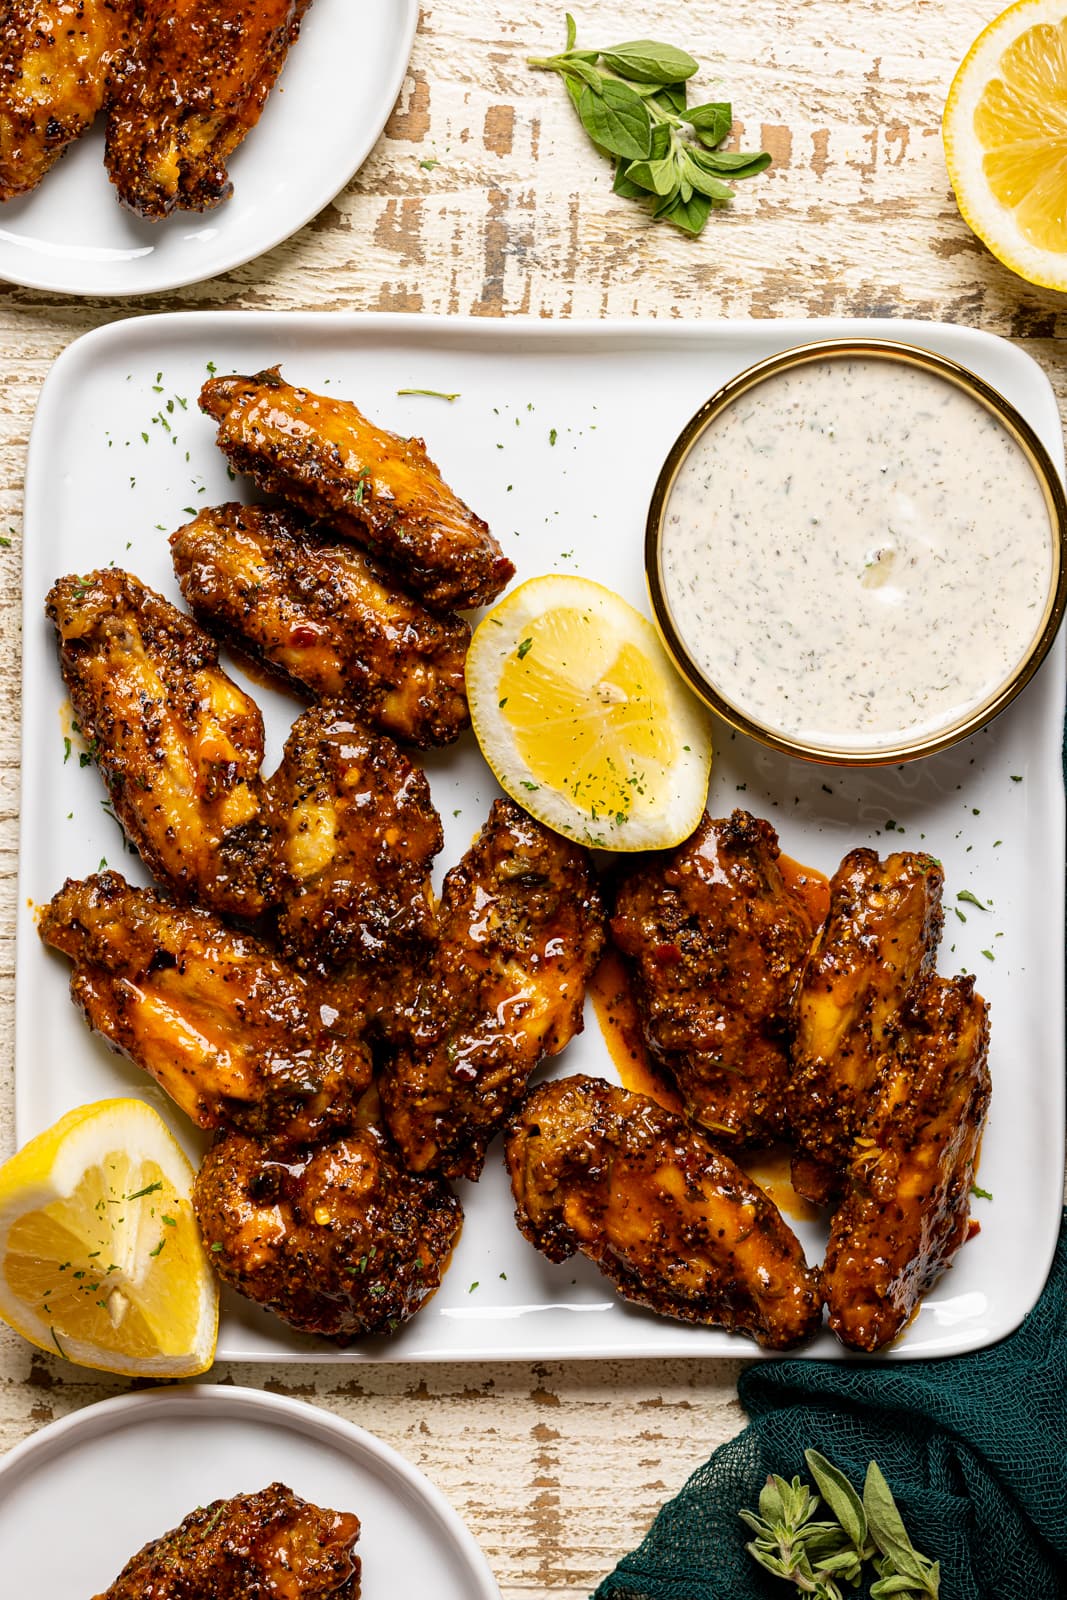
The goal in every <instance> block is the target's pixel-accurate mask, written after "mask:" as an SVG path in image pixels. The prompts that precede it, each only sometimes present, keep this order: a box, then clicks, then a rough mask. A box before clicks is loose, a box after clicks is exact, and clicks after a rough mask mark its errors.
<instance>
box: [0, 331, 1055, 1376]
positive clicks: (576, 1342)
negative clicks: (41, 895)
mask: <svg viewBox="0 0 1067 1600" xmlns="http://www.w3.org/2000/svg"><path fill="white" fill-rule="evenodd" d="M179 323H180V325H181V328H182V329H183V332H184V333H192V336H193V337H196V336H197V334H198V333H200V332H207V331H210V330H212V329H214V330H217V331H220V332H221V331H222V330H225V329H229V328H242V327H252V326H253V325H255V324H258V325H259V326H260V327H266V326H269V325H271V324H273V325H274V326H276V327H278V328H279V330H283V329H284V330H286V336H287V337H289V338H290V343H291V342H292V341H291V335H292V333H293V332H294V330H295V331H297V332H299V331H300V330H303V329H306V330H308V332H309V333H310V332H311V331H313V330H318V331H319V332H320V333H321V331H322V330H323V329H325V328H327V327H333V328H334V329H337V330H338V331H341V332H343V333H344V334H345V335H351V336H353V337H357V336H358V335H359V334H360V333H366V334H368V335H371V336H381V335H388V334H394V335H396V336H397V337H410V336H412V335H416V334H417V335H425V336H427V337H429V338H433V337H439V338H440V337H443V338H446V339H452V338H457V337H458V338H464V337H466V338H473V339H474V341H475V343H476V344H481V345H487V346H488V347H489V348H492V347H493V346H494V345H496V346H499V343H500V341H502V340H507V341H508V342H510V341H512V340H515V339H526V340H530V341H531V342H532V343H533V344H534V345H537V346H541V345H543V344H549V345H559V346H566V345H567V344H568V343H569V342H572V341H579V340H581V339H593V340H594V341H597V342H599V341H600V340H603V339H611V340H621V341H623V342H629V341H634V343H635V344H637V343H638V342H639V341H642V340H645V341H655V342H657V343H658V342H661V341H662V342H665V343H667V344H674V343H679V342H684V341H685V340H686V339H687V338H690V337H692V336H693V335H694V334H699V335H701V336H703V337H706V338H709V339H713V340H716V341H718V340H719V339H723V340H724V341H725V342H726V343H727V346H729V343H730V341H732V340H735V339H743V338H744V336H745V335H746V334H749V335H752V334H757V335H761V336H764V337H767V336H771V337H774V338H776V339H783V340H793V341H795V342H797V343H800V342H809V341H810V340H811V339H812V338H813V337H832V336H837V334H838V333H839V332H840V333H843V335H844V336H850V335H858V334H859V333H861V332H863V331H864V330H867V331H870V332H872V333H873V334H874V336H877V335H878V332H879V330H881V331H884V330H885V329H887V328H888V329H892V330H893V333H894V337H896V338H901V339H903V340H908V339H911V340H912V341H914V342H915V343H917V344H920V345H922V344H923V343H924V338H928V337H929V336H930V335H931V333H933V334H937V333H942V332H944V333H947V334H948V336H949V337H950V338H951V339H955V338H956V337H961V338H962V339H963V340H964V342H966V343H970V344H971V345H972V346H974V347H980V346H987V347H989V348H990V349H998V350H1004V351H1006V352H1007V353H1008V357H1009V359H1011V360H1013V361H1016V362H1018V363H1020V370H1022V368H1025V369H1026V370H1027V372H1028V375H1029V377H1030V379H1031V380H1032V381H1033V382H1034V383H1035V384H1036V385H1037V386H1038V388H1039V389H1040V391H1041V395H1042V403H1044V404H1046V405H1047V406H1048V407H1049V408H1050V409H1049V420H1050V422H1051V419H1052V417H1053V416H1054V417H1055V419H1056V424H1057V435H1056V437H1057V443H1056V445H1055V447H1054V448H1052V449H1051V451H1050V453H1051V454H1052V456H1053V461H1054V465H1055V467H1056V470H1057V472H1058V473H1059V475H1060V477H1061V479H1062V478H1063V477H1064V475H1065V469H1064V440H1063V432H1062V426H1061V425H1060V414H1059V406H1058V402H1057V400H1056V397H1055V391H1054V390H1053V387H1052V384H1051V381H1050V379H1049V377H1048V374H1047V373H1046V372H1045V370H1044V368H1043V367H1042V366H1041V365H1040V363H1039V362H1038V361H1037V360H1036V359H1035V358H1034V357H1033V356H1031V355H1030V354H1029V352H1028V351H1027V350H1025V349H1023V348H1021V347H1020V345H1019V344H1017V343H1015V342H1014V341H1012V340H1009V339H1006V338H1004V337H1003V336H1001V335H998V334H994V333H990V332H988V331H987V330H985V329H980V328H973V327H969V326H967V325H964V324H959V323H953V322H948V321H939V320H930V319H922V318H904V317H901V318H892V319H888V318H873V317H847V318H840V317H838V318H782V319H773V320H767V319H760V318H731V319H702V318H687V319H670V320H667V319H657V318H654V317H643V318H627V317H612V318H595V317H590V318H558V319H542V318H539V317H536V316H515V317H507V318H482V317H475V316H462V317H460V316H451V315H447V314H442V313H413V312H399V313H398V312H361V311H301V310H292V311H289V310H270V309H255V310H247V311H246V310H238V309H233V310H227V309H222V310H199V311H189V312H174V311H161V312H155V313H151V314H149V315H147V316H136V315H134V316H126V317H121V318H117V319H115V320H114V321H112V322H109V323H106V324H104V325H102V326H100V327H97V328H94V329H90V330H88V331H87V332H85V333H83V334H81V335H79V336H78V337H77V338H75V339H74V340H72V341H71V343H70V344H68V345H67V346H66V348H65V349H64V350H63V351H62V352H61V353H60V355H59V356H58V357H57V358H56V360H55V362H54V363H53V366H52V367H51V369H50V370H49V372H48V373H47V375H46V377H45V379H44V382H43V384H42V386H41V390H40V392H39V397H38V403H37V408H36V411H35V415H34V419H33V425H32V428H31V431H30V437H29V444H28V454H27V472H26V481H25V508H24V509H25V518H26V521H27V522H29V521H30V512H31V508H32V506H33V504H34V502H35V501H36V499H37V496H38V494H39V493H43V492H44V484H45V481H46V479H47V476H48V467H47V465H46V462H45V460H44V458H43V456H42V453H41V451H40V450H39V449H38V450H37V452H36V453H35V452H34V441H35V438H36V437H37V436H38V430H39V429H40V431H41V433H44V432H45V431H46V425H47V426H48V427H51V426H53V424H51V422H50V418H49V413H50V411H51V409H52V407H53V406H61V405H62V403H63V396H64V395H65V394H66V392H67V390H68V379H67V373H68V370H69V369H70V368H72V367H74V368H76V365H77V363H78V362H79V361H80V360H91V359H92V357H93V355H94V354H95V352H96V350H97V349H98V348H101V349H106V348H107V347H108V346H109V345H111V344H112V343H114V344H116V345H118V346H119V347H120V348H121V346H122V344H123V343H124V340H125V339H126V338H127V337H128V336H130V335H131V334H132V335H133V337H134V338H135V339H144V338H149V339H150V338H151V336H152V334H153V330H154V329H155V328H158V327H159V325H160V324H164V325H167V326H175V325H177V324H179ZM142 325H146V326H143V327H142ZM290 353H291V352H290ZM22 618H23V627H24V630H25V629H27V628H28V627H30V626H33V625H35V624H36V623H37V621H38V615H37V612H36V610H34V612H33V613H32V616H31V614H30V608H29V595H28V592H27V589H26V586H25V583H24V584H23V606H22ZM24 636H25V635H24ZM1065 649H1067V641H1065V637H1064V632H1063V630H1061V633H1060V635H1059V638H1058V640H1057V641H1056V643H1055V644H1054V646H1053V650H1052V652H1050V659H1049V660H1048V661H1047V662H1046V664H1045V668H1044V669H1043V670H1044V671H1048V670H1050V668H1051V667H1052V662H1053V661H1055V662H1057V663H1058V664H1059V667H1060V670H1061V674H1062V668H1063V661H1064V652H1065ZM29 665H30V663H29V653H28V652H27V651H25V650H24V652H23V668H22V672H23V684H25V682H26V678H27V677H28V674H29ZM1064 692H1065V686H1064V685H1062V684H1061V686H1060V690H1059V703H1060V706H1061V709H1062V705H1063V699H1064ZM27 736H28V728H27V726H26V725H25V724H24V727H23V732H22V743H23V755H25V748H24V747H25V741H26V740H27ZM1056 748H1057V750H1058V748H1059V739H1058V737H1057V740H1056ZM1054 768H1055V779H1054V783H1053V786H1052V787H1053V789H1054V794H1053V797H1052V798H1053V800H1054V808H1055V812H1056V815H1055V816H1054V817H1053V818H1052V821H1053V823H1054V824H1055V823H1056V822H1057V821H1058V824H1059V834H1060V836H1062V834H1063V822H1064V816H1065V811H1067V788H1065V781H1064V773H1063V768H1062V765H1061V764H1060V763H1058V762H1055V763H1054ZM25 817H26V812H25V808H24V807H21V806H20V833H19V859H20V865H19V889H18V902H17V905H18V908H19V923H20V926H21V924H22V918H21V908H22V906H23V904H24V902H25V896H26V890H25V886H24V884H23V880H22V870H23V869H22V861H23V849H22V845H23V828H24V826H25V822H24V819H25ZM1054 892H1055V893H1056V894H1057V895H1058V897H1059V904H1060V909H1061V915H1060V916H1059V917H1058V918H1056V919H1055V924H1056V926H1057V927H1058V929H1059V930H1060V932H1059V940H1060V951H1061V953H1062V951H1063V949H1064V940H1065V935H1064V932H1063V930H1064V918H1063V915H1062V910H1063V905H1064V895H1065V884H1064V882H1063V874H1062V873H1060V874H1058V875H1057V878H1056V888H1055V891H1054ZM19 950H20V944H19V943H17V945H16V970H15V993H16V1004H15V1061H16V1066H17V1062H18V1060H19V1058H20V1053H21V1052H20V1047H19V1034H20V1018H22V1019H24V1020H23V1021H22V1023H21V1026H22V1028H25V1026H26V1022H27V1021H28V1017H27V1009H26V1006H25V1004H22V1005H20V1004H19V999H20V995H21V993H22V989H23V982H22V981H21V974H22V973H23V972H24V970H25V966H24V963H22V962H20V961H19ZM1062 969H1063V963H1062V961H1061V962H1060V963H1058V965H1057V971H1058V972H1059V973H1060V976H1059V978H1058V980H1057V988H1056V993H1055V994H1053V995H1050V996H1049V998H1050V999H1051V1000H1052V1001H1055V1000H1056V999H1057V997H1058V1000H1059V1013H1058V1014H1059V1015H1060V1017H1061V1018H1062V1017H1063V1014H1064V1008H1063V997H1064V977H1063V973H1062ZM1057 1057H1058V1062H1059V1070H1058V1071H1056V1073H1055V1074H1054V1081H1053V1082H1052V1083H1051V1084H1050V1085H1049V1086H1048V1089H1049V1093H1050V1096H1051V1097H1052V1099H1053V1100H1054V1101H1055V1106H1054V1111H1055V1122H1056V1126H1057V1127H1059V1128H1062V1127H1063V1126H1064V1111H1065V1108H1067V1077H1065V1074H1064V1072H1063V1070H1062V1068H1063V1064H1064V1061H1065V1057H1067V1027H1065V1025H1064V1023H1063V1022H1062V1021H1061V1023H1060V1026H1059V1028H1058V1051H1057ZM18 1086H19V1077H18V1074H17V1071H16V1081H15V1087H16V1106H15V1130H16V1137H17V1139H18V1141H19V1143H20V1144H21V1143H22V1142H24V1140H25V1138H26V1137H28V1133H27V1130H26V1126H25V1121H24V1117H25V1097H24V1096H22V1097H20V1096H19V1093H18ZM20 1102H21V1104H20ZM1065 1137H1067V1135H1065ZM1059 1172H1060V1176H1059V1177H1058V1178H1057V1177H1056V1175H1055V1174H1054V1173H1050V1175H1049V1178H1048V1185H1049V1189H1048V1195H1047V1196H1045V1197H1044V1198H1043V1200H1042V1202H1041V1203H1042V1205H1045V1204H1046V1203H1047V1207H1048V1213H1049V1217H1050V1219H1051V1217H1052V1216H1053V1215H1055V1218H1056V1225H1055V1226H1054V1227H1052V1226H1050V1232H1049V1239H1048V1241H1047V1246H1046V1249H1045V1251H1044V1252H1043V1256H1044V1260H1043V1262H1042V1263H1041V1264H1040V1273H1038V1270H1037V1264H1035V1284H1036V1288H1035V1291H1034V1294H1033V1298H1032V1299H1030V1300H1029V1301H1028V1302H1024V1301H1022V1300H1020V1302H1019V1304H1018V1306H1017V1307H1015V1308H1013V1312H1012V1315H1013V1316H1014V1319H1015V1320H1014V1321H1011V1322H1010V1325H1006V1326H1000V1325H999V1324H998V1327H997V1330H996V1331H995V1333H994V1334H993V1335H992V1337H990V1336H988V1335H986V1334H984V1333H983V1330H982V1329H980V1328H979V1329H975V1330H973V1331H972V1332H971V1333H970V1334H969V1335H968V1336H967V1337H965V1338H964V1339H963V1340H962V1341H960V1342H958V1343H954V1344H952V1345H951V1347H950V1348H948V1349H946V1350H933V1351H931V1350H929V1349H914V1350H912V1349H909V1348H907V1347H906V1346H905V1347H904V1348H903V1349H892V1350H890V1351H889V1352H886V1351H883V1352H880V1353H879V1354H878V1355H876V1356H873V1357H867V1356H862V1355H857V1354H854V1353H852V1352H849V1351H846V1350H839V1351H818V1352H817V1353H816V1352H813V1353H812V1354H810V1355H809V1354H807V1352H806V1351H800V1352H790V1355H791V1356H793V1357H794V1358H798V1357H799V1358H800V1359H810V1360H833V1361H844V1362H848V1363H856V1362H859V1363H863V1362H866V1361H871V1360H874V1361H885V1360H886V1359H887V1358H888V1359H889V1360H891V1361H892V1362H894V1363H895V1362H899V1361H905V1362H908V1361H913V1360H934V1361H936V1360H944V1359H950V1358H952V1357H953V1356H956V1355H959V1354H965V1353H967V1352H969V1351H972V1350H975V1349H983V1348H987V1347H989V1346H990V1345H991V1344H993V1343H995V1342H997V1341H998V1340H1000V1339H1002V1338H1004V1337H1007V1336H1008V1335H1010V1334H1011V1333H1013V1332H1014V1331H1015V1330H1016V1329H1017V1328H1018V1327H1019V1326H1020V1324H1021V1323H1022V1322H1023V1321H1024V1320H1025V1318H1026V1316H1027V1315H1029V1313H1030V1311H1032V1309H1033V1307H1034V1305H1036V1303H1037V1300H1038V1299H1039V1298H1040V1294H1041V1291H1042V1289H1043V1287H1044V1284H1045V1282H1046V1281H1047V1278H1048V1274H1049V1271H1050V1270H1051V1266H1052V1262H1053V1259H1054V1256H1055V1251H1056V1243H1057V1238H1058V1232H1059V1219H1060V1216H1061V1214H1062V1206H1063V1191H1062V1159H1061V1161H1060V1163H1059ZM668 1329H669V1331H670V1332H673V1333H675V1334H676V1335H677V1337H678V1345H677V1347H675V1346H673V1342H672V1345H671V1346H670V1347H668V1348H664V1347H663V1345H658V1346H652V1345H646V1344H644V1343H642V1342H641V1341H640V1338H638V1339H637V1340H636V1341H635V1344H634V1345H633V1346H632V1347H630V1348H626V1349H617V1348H613V1347H610V1346H602V1345H601V1344H599V1343H597V1342H596V1341H592V1342H589V1341H588V1340H583V1339H582V1336H581V1333H580V1332H576V1333H575V1334H572V1335H569V1336H568V1337H567V1338H566V1339H564V1340H561V1341H560V1345H558V1346H554V1347H553V1349H552V1351H551V1352H550V1359H555V1360H599V1359H609V1360H615V1359H618V1360H623V1359H627V1360H629V1359H634V1360H642V1359H660V1360H664V1359H665V1360H672V1359H676V1358H682V1359H704V1360H730V1359H757V1360H760V1359H772V1360H773V1359H777V1358H776V1357H775V1356H774V1354H773V1353H771V1352H766V1351H761V1350H759V1349H757V1348H755V1347H752V1348H750V1347H749V1345H748V1343H747V1341H746V1342H745V1343H744V1346H743V1347H738V1348H732V1349H730V1350H729V1351H719V1350H706V1349H699V1348H698V1349H692V1348H687V1347H686V1341H685V1335H686V1333H688V1332H690V1331H691V1330H690V1329H689V1328H688V1326H687V1325H684V1324H682V1323H675V1324H671V1323H668ZM540 1359H544V1350H543V1347H542V1346H541V1345H540V1344H539V1343H538V1341H537V1336H536V1334H531V1335H530V1338H529V1342H528V1343H526V1344H522V1345H519V1346H517V1347H510V1346H509V1347H508V1348H507V1349H506V1350H503V1351H501V1350H499V1349H498V1350H496V1351H494V1352H489V1351H488V1350H487V1349H486V1346H485V1343H484V1342H483V1343H482V1344H481V1345H477V1346H475V1345H471V1347H469V1348H464V1347H460V1348H459V1349H439V1350H438V1349H433V1350H428V1351H427V1350H419V1351H413V1352H411V1353H403V1354H398V1353H397V1352H396V1351H395V1349H393V1348H392V1347H390V1348H388V1349H382V1350H381V1351H379V1350H378V1349H377V1348H369V1349H368V1348H366V1347H363V1348H360V1349H346V1350H334V1349H330V1348H318V1347H316V1348H314V1349H309V1350H304V1349H291V1350H286V1351H284V1352H280V1351H276V1350H259V1349H257V1350H253V1351H248V1350H243V1349H241V1350H236V1351H231V1350H230V1349H228V1347H227V1346H226V1344H225V1341H223V1342H222V1348H221V1349H220V1351H219V1354H218V1356H217V1360H218V1361H220V1362H227V1361H234V1362H238V1361H240V1362H243V1361H248V1362H254V1363H256V1364H257V1365H263V1364H270V1363H277V1364H283V1365H285V1366H302V1365H307V1364H309V1363H315V1362H319V1363H322V1362H325V1363H326V1364H328V1365H330V1366H334V1365H338V1364H348V1365H351V1366H357V1365H362V1364H364V1363H372V1364H375V1365H379V1364H385V1363H390V1362H392V1363H396V1364H398V1365H411V1364H421V1363H427V1364H436V1363H438V1362H445V1361H463V1362H484V1361H487V1360H489V1361H494V1362H495V1361H505V1362H508V1363H512V1362H515V1361H531V1360H533V1361H536V1360H540Z"/></svg>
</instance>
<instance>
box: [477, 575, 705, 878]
mask: <svg viewBox="0 0 1067 1600" xmlns="http://www.w3.org/2000/svg"><path fill="white" fill-rule="evenodd" d="M467 695H468V698H469V700H470V708H471V721H472V723H473V724H474V732H475V734H476V735H477V738H478V743H479V744H480V745H481V747H482V754H483V755H484V756H485V759H486V761H487V762H488V763H489V765H490V767H491V768H492V769H493V773H494V775H495V777H496V779H497V782H498V783H499V784H500V786H501V788H502V789H504V790H505V791H506V792H507V793H508V794H509V795H511V797H512V799H514V800H517V801H518V802H519V804H520V805H522V806H524V807H525V809H526V810H527V811H529V812H530V813H531V814H532V815H533V816H535V817H537V818H538V820H539V821H541V822H543V823H545V824H546V825H547V826H548V827H550V828H554V829H555V830H556V831H557V832H558V833H563V834H566V836H567V837H568V838H569V839H576V840H577V841H578V842H579V843H580V844H587V845H595V846H599V847H601V848H605V849H608V850H662V849H666V848H667V847H668V846H670V845H674V844H678V843H679V842H680V841H681V840H682V839H686V838H688V836H689V834H691V833H692V831H693V829H694V828H695V827H696V825H697V823H698V822H699V821H700V817H701V814H702V813H703V810H704V803H705V800H706V798H707V792H708V771H709V768H710V766H711V730H710V725H709V719H708V717H707V714H706V713H705V711H704V709H703V707H702V706H701V705H700V704H699V702H698V701H697V700H696V698H695V696H694V695H693V694H692V693H691V692H690V690H689V689H688V688H687V687H686V685H685V684H684V683H683V682H682V680H681V679H680V678H679V676H678V674H677V673H676V671H675V669H674V667H673V666H672V664H671V662H670V660H669V659H668V657H667V655H666V653H665V651H664V649H663V646H662V645H661V644H660V642H659V638H658V636H657V634H656V631H655V629H654V628H653V626H652V624H651V623H650V622H648V621H646V619H645V618H644V617H643V616H642V615H641V614H640V612H638V611H635V610H634V608H633V607H632V606H630V605H627V603H626V601H625V600H623V599H622V598H621V597H620V596H619V595H617V594H614V593H613V592H612V590H610V589H605V588H604V587H603V586H602V585H601V584H599V583H593V582H591V581H590V580H589V579H588V578H575V577H562V576H561V577H555V576H548V577H543V578H531V579H529V581H528V582H526V583H524V584H521V585H520V586H519V588H517V589H515V590H513V591H512V593H511V594H509V595H507V596H506V597H505V598H504V599H503V600H502V601H501V602H500V604H499V605H497V606H496V607H494V609H493V610H492V611H490V612H489V614H488V615H487V616H486V617H484V618H483V619H482V621H481V623H480V624H479V626H478V628H477V630H476V632H475V635H474V638H473V640H472V642H471V647H470V652H469V654H468V656H467Z"/></svg>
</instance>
